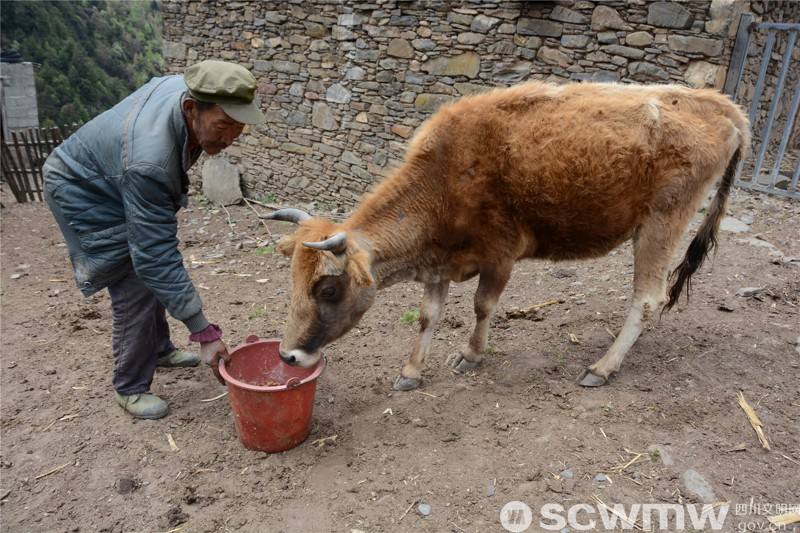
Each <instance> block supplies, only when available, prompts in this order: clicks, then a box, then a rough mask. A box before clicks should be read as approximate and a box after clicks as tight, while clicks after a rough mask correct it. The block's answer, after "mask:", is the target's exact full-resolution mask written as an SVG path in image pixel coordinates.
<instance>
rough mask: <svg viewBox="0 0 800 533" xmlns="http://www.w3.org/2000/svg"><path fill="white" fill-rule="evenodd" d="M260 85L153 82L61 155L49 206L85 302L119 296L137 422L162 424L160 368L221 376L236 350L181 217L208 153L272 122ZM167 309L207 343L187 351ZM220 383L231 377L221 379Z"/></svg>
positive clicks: (124, 376)
mask: <svg viewBox="0 0 800 533" xmlns="http://www.w3.org/2000/svg"><path fill="white" fill-rule="evenodd" d="M255 90H256V80H255V78H254V77H253V75H252V74H251V73H250V72H249V71H248V70H247V69H245V68H244V67H242V66H240V65H236V64H233V63H227V62H222V61H203V62H201V63H198V64H196V65H193V66H191V67H189V68H187V69H186V72H185V73H184V75H183V76H180V75H175V76H165V77H161V78H153V79H152V80H150V82H148V83H147V84H146V85H144V86H143V87H142V88H140V89H139V90H137V91H136V92H134V93H133V94H131V95H130V96H128V97H127V98H125V99H124V100H123V101H122V102H120V103H119V104H117V105H116V106H114V107H113V108H111V109H110V110H108V111H106V112H105V113H102V114H101V115H99V116H97V117H96V118H94V119H93V120H91V121H90V122H88V123H87V124H85V125H84V126H83V127H81V128H80V129H79V130H78V131H77V132H75V133H74V134H73V135H72V136H71V137H69V138H68V139H67V140H66V141H64V143H63V144H61V145H60V146H59V147H58V148H56V149H55V150H54V151H53V153H52V154H51V155H50V157H48V158H47V161H46V162H45V165H44V169H43V171H44V176H45V178H44V180H45V198H46V200H47V204H48V205H49V206H50V210H51V211H52V212H53V216H54V217H55V219H56V221H57V222H58V225H59V227H60V228H61V232H62V233H63V234H64V239H65V241H66V243H67V247H68V249H69V254H70V259H71V260H72V266H73V269H74V273H75V280H76V282H77V284H78V287H79V288H80V289H81V291H82V292H83V294H84V295H85V296H89V295H91V294H94V293H96V292H97V291H100V290H102V289H103V288H108V292H109V294H110V295H111V307H112V312H113V333H112V337H113V354H114V377H113V385H114V389H115V397H116V400H117V402H118V403H119V405H120V406H122V408H123V409H125V410H126V411H127V412H128V413H130V414H131V415H133V416H135V417H137V418H161V417H163V416H165V415H166V414H167V413H168V412H169V406H168V405H167V403H166V402H165V401H164V400H162V399H161V398H159V397H158V396H156V395H154V394H152V393H150V383H151V382H152V380H153V374H154V373H155V368H156V366H165V367H175V366H196V365H197V364H198V363H199V361H200V359H202V360H203V362H205V363H207V364H209V365H211V366H212V369H214V370H215V372H216V366H217V364H218V362H219V359H220V357H222V358H227V357H228V350H227V347H226V346H225V343H224V342H223V341H222V339H221V337H222V331H221V330H220V329H219V327H218V326H216V325H214V324H210V323H209V322H208V320H207V319H206V317H205V315H204V314H203V311H202V302H201V301H200V296H199V295H198V293H197V290H195V288H194V285H192V282H191V280H190V279H189V275H188V273H187V272H186V269H185V268H184V266H183V259H182V257H181V254H180V252H179V251H178V238H177V217H176V213H177V211H178V210H179V209H180V208H181V207H185V206H186V203H187V198H186V193H187V190H188V184H189V180H188V177H187V175H186V171H187V170H188V169H189V167H190V166H192V164H193V163H194V162H195V161H196V160H197V158H198V157H199V156H200V154H201V152H203V151H205V152H206V153H208V154H211V155H214V154H217V153H219V152H220V151H221V150H223V149H224V148H226V147H228V146H230V145H231V144H233V142H234V140H235V139H236V138H237V137H238V136H239V135H240V134H241V133H242V130H243V128H244V125H245V124H259V123H262V122H264V115H263V114H262V113H261V111H260V110H259V105H258V101H257V100H256V99H255ZM165 308H166V310H167V311H169V313H170V315H172V316H173V317H175V318H176V319H178V320H180V321H182V322H183V323H184V324H185V325H186V327H187V328H188V329H189V331H190V332H191V335H190V337H189V338H190V340H192V341H196V342H199V343H200V357H199V358H198V356H197V355H195V354H193V353H188V352H183V351H180V350H177V349H175V346H174V345H173V344H172V342H171V341H170V336H169V327H168V326H167V321H166V316H165ZM218 377H219V376H218Z"/></svg>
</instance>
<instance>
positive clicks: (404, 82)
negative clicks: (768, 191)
mask: <svg viewBox="0 0 800 533" xmlns="http://www.w3.org/2000/svg"><path fill="white" fill-rule="evenodd" d="M748 7H749V3H748V2H743V1H739V0H735V1H734V0H713V1H708V2H705V1H700V2H698V1H692V2H654V1H645V0H633V1H608V2H605V1H604V2H592V1H586V0H576V1H558V2H516V1H509V2H487V1H460V2H456V1H445V0H438V1H437V0H427V1H399V0H373V1H372V2H341V1H338V0H302V1H301V0H291V1H283V2H253V3H250V2H200V1H188V2H184V1H181V2H177V1H166V2H164V4H163V9H164V39H165V45H164V53H165V55H166V57H167V61H168V69H169V70H170V71H173V72H181V71H182V70H183V69H184V68H185V66H186V65H188V64H192V63H195V62H197V61H200V60H202V59H209V58H218V59H224V60H229V61H236V62H239V63H241V64H243V65H245V66H247V67H248V68H250V69H252V70H253V72H254V73H255V75H256V77H257V78H258V80H259V85H258V93H259V96H260V98H261V101H262V107H263V109H264V111H265V113H266V115H267V123H266V124H265V125H264V126H263V127H262V126H259V127H256V128H255V130H254V131H252V132H251V134H250V135H245V136H243V137H242V139H241V140H240V141H239V142H237V144H236V145H235V146H233V147H231V148H230V149H229V150H228V151H227V154H228V155H227V156H226V157H229V158H230V159H231V161H233V162H234V163H235V164H237V166H238V167H239V169H240V171H241V173H242V179H243V183H244V185H245V188H246V194H247V195H248V196H250V197H254V198H258V197H261V196H264V195H270V196H272V197H274V198H275V199H276V200H278V201H285V202H298V201H308V200H315V201H317V203H318V205H319V206H320V207H322V208H334V207H349V206H351V205H352V204H353V203H355V201H356V200H357V199H358V198H359V197H360V196H361V194H362V193H363V192H364V191H366V190H368V188H369V187H370V186H371V185H372V184H373V183H375V182H376V181H379V180H380V179H382V178H383V177H384V176H386V175H388V174H389V173H390V172H391V171H392V169H393V168H395V167H396V166H397V165H399V164H400V162H401V161H402V158H403V154H404V151H405V148H406V145H407V142H408V140H409V139H410V138H411V136H412V135H413V133H414V130H415V129H416V128H417V127H418V126H419V125H420V124H421V123H422V122H423V121H424V120H425V119H426V118H427V117H429V116H430V115H431V114H432V113H433V112H434V111H435V110H436V109H437V108H438V107H439V106H441V105H442V104H444V103H446V102H449V101H451V100H453V99H454V98H458V97H459V96H462V95H468V94H474V93H477V92H480V91H483V90H486V89H487V88H489V87H495V86H508V85H512V84H516V83H519V82H522V81H525V80H533V79H536V80H546V81H549V82H554V83H563V82H568V81H584V80H589V81H621V82H644V83H678V84H684V85H689V86H694V87H717V88H721V87H722V85H723V83H724V81H725V74H726V71H727V66H728V62H729V59H730V55H731V49H732V46H733V40H734V39H733V37H734V36H735V33H736V21H737V20H738V17H739V14H740V13H741V12H742V11H743V10H745V9H747V8H748Z"/></svg>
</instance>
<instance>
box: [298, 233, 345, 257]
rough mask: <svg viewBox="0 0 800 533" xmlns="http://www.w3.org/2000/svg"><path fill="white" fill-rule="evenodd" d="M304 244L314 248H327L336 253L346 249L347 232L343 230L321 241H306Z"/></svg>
mask: <svg viewBox="0 0 800 533" xmlns="http://www.w3.org/2000/svg"><path fill="white" fill-rule="evenodd" d="M303 246H308V247H309V248H314V249H315V250H327V251H329V252H333V253H335V254H339V253H342V252H344V251H345V249H346V248H347V234H346V233H344V232H343V231H340V232H339V233H336V234H335V235H333V236H332V237H329V238H327V239H325V240H324V241H319V242H304V243H303Z"/></svg>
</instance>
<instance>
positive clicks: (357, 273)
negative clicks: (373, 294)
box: [347, 250, 375, 287]
mask: <svg viewBox="0 0 800 533" xmlns="http://www.w3.org/2000/svg"><path fill="white" fill-rule="evenodd" d="M347 273H348V274H350V277H351V278H352V279H353V281H355V282H356V283H357V284H358V285H361V286H362V287H370V286H371V285H372V284H373V283H374V281H375V280H373V279H372V273H371V272H370V268H369V255H368V254H367V252H365V251H364V250H357V251H355V252H354V253H352V254H350V253H348V254H347Z"/></svg>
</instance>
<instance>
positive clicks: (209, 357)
mask: <svg viewBox="0 0 800 533" xmlns="http://www.w3.org/2000/svg"><path fill="white" fill-rule="evenodd" d="M200 359H202V360H203V362H204V363H205V364H207V365H210V366H211V370H212V371H213V372H214V375H215V376H216V377H217V381H219V382H220V384H222V385H225V380H224V379H222V376H221V375H220V374H219V360H220V359H224V360H225V361H230V359H231V356H230V354H229V353H228V347H227V346H225V343H224V342H222V339H217V340H215V341H211V342H201V343H200Z"/></svg>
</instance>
